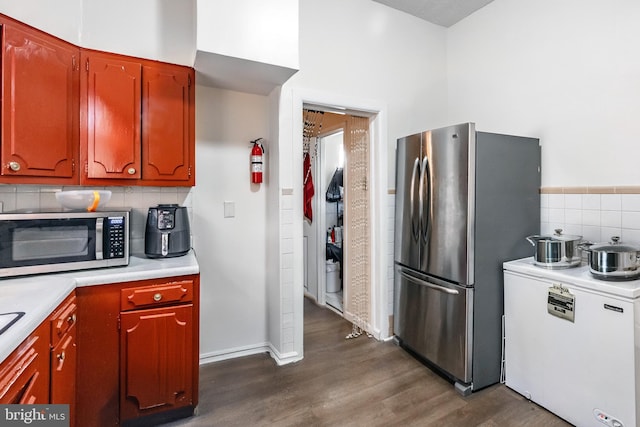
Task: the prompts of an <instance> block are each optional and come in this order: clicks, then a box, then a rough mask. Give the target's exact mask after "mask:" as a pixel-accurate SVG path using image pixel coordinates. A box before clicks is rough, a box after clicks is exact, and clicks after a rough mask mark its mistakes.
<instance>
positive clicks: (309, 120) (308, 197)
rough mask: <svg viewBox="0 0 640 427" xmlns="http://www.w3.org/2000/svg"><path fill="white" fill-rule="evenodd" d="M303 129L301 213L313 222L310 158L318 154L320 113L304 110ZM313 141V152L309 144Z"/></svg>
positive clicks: (321, 115) (320, 124) (320, 126)
mask: <svg viewBox="0 0 640 427" xmlns="http://www.w3.org/2000/svg"><path fill="white" fill-rule="evenodd" d="M303 114H304V128H303V129H302V142H303V145H302V147H303V148H302V151H303V159H302V173H303V181H302V182H303V203H304V206H303V212H304V217H305V218H306V219H307V220H309V222H310V223H311V222H313V196H314V194H315V189H314V186H313V173H312V171H311V157H312V156H313V157H314V158H315V157H316V155H317V153H318V146H317V144H318V141H317V138H318V135H319V134H320V129H321V128H322V117H323V115H324V113H323V112H322V111H314V110H306V109H305V110H304V111H303ZM312 141H313V145H314V146H313V151H312V150H311V143H312Z"/></svg>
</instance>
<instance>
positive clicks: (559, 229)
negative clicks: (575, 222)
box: [553, 228, 562, 236]
mask: <svg viewBox="0 0 640 427" xmlns="http://www.w3.org/2000/svg"><path fill="white" fill-rule="evenodd" d="M553 231H555V232H556V234H557V235H558V236H559V235H561V234H562V228H556V229H555V230H553Z"/></svg>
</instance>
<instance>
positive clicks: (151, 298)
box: [120, 280, 193, 311]
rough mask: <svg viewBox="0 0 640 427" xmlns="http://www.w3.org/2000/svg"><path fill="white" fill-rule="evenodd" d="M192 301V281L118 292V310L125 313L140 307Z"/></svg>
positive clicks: (126, 289)
mask: <svg viewBox="0 0 640 427" xmlns="http://www.w3.org/2000/svg"><path fill="white" fill-rule="evenodd" d="M192 300H193V281H192V280H182V281H179V282H169V283H161V284H157V285H149V286H140V287H135V288H125V289H122V291H121V292H120V309H121V310H122V311H126V310H133V309H136V308H140V307H150V306H161V305H166V304H176V303H183V302H191V301H192Z"/></svg>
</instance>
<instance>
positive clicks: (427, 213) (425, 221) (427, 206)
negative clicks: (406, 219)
mask: <svg viewBox="0 0 640 427" xmlns="http://www.w3.org/2000/svg"><path fill="white" fill-rule="evenodd" d="M421 169H422V170H421V175H420V229H421V230H422V241H423V243H427V240H428V237H429V232H430V231H431V171H430V170H429V159H428V158H427V156H424V157H423V158H422V167H421ZM425 178H426V183H425ZM423 183H424V186H423ZM425 193H426V197H425V199H426V203H425V201H424V200H423V199H422V197H423V195H424V194H425Z"/></svg>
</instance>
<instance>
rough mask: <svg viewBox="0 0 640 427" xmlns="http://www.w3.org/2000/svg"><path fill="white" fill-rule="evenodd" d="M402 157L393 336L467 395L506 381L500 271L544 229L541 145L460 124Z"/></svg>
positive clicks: (424, 137)
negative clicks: (502, 362)
mask: <svg viewBox="0 0 640 427" xmlns="http://www.w3.org/2000/svg"><path fill="white" fill-rule="evenodd" d="M396 156H397V158H396V160H397V163H396V206H395V255H394V256H395V274H394V282H395V290H394V291H395V297H394V333H395V335H396V338H397V339H398V341H399V344H400V345H401V346H403V347H404V348H406V349H408V350H410V351H411V352H413V353H414V354H415V355H417V356H418V358H419V359H422V360H423V361H425V362H426V364H427V365H430V366H431V367H433V368H435V369H436V370H438V371H440V372H441V373H443V374H445V375H446V376H447V377H448V378H449V379H451V380H452V381H453V382H454V383H455V386H456V389H457V390H458V391H459V392H460V393H462V394H464V395H466V394H469V393H471V392H472V391H474V390H478V389H481V388H483V387H486V386H488V385H491V384H494V383H496V382H498V381H499V380H500V373H501V360H502V315H503V273H502V263H503V262H504V261H507V260H513V259H517V258H523V257H526V256H530V255H531V245H530V244H529V243H528V242H527V241H526V240H525V237H526V236H529V235H532V234H537V233H538V231H539V228H540V193H539V189H540V144H539V141H538V139H535V138H525V137H516V136H509V135H501V134H493V133H486V132H478V131H476V130H475V125H474V124H473V123H464V124H460V125H456V126H450V127H446V128H441V129H435V130H431V131H427V132H422V133H418V134H415V135H411V136H407V137H405V138H400V139H399V140H398V145H397V151H396Z"/></svg>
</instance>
